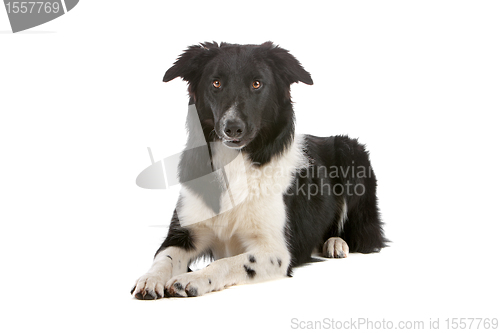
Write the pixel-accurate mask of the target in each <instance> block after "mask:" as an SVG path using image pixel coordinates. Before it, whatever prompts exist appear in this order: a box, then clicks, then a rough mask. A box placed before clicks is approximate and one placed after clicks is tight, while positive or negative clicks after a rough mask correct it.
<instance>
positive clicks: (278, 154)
mask: <svg viewBox="0 0 500 333" xmlns="http://www.w3.org/2000/svg"><path fill="white" fill-rule="evenodd" d="M177 77H180V78H182V79H183V80H185V81H187V83H188V92H189V97H190V102H189V104H190V106H189V108H190V110H191V113H190V114H191V116H189V115H188V122H187V128H188V145H187V148H189V149H186V150H184V152H183V153H182V156H181V158H180V163H179V167H178V176H179V180H180V182H181V183H182V186H181V191H180V197H179V201H178V203H177V205H176V208H175V210H174V213H173V217H172V220H171V223H170V227H169V231H168V234H167V237H166V239H165V241H164V242H163V244H162V245H161V246H160V248H159V249H158V251H157V252H156V255H155V257H154V261H153V264H152V266H151V268H150V269H149V271H148V272H147V273H146V274H144V275H143V276H142V277H140V278H139V279H138V280H137V281H136V283H135V286H134V287H133V289H132V294H133V295H134V296H135V298H137V299H144V300H148V299H157V298H162V297H186V296H201V295H203V294H206V293H209V292H212V291H218V290H222V289H224V288H226V287H228V286H232V285H235V284H243V283H248V282H257V281H265V280H269V279H274V278H278V277H285V276H291V273H292V269H293V268H294V267H297V266H299V265H301V264H304V263H307V262H311V261H312V260H313V259H314V257H313V254H315V253H319V254H322V255H323V256H325V257H327V258H345V257H347V255H348V253H349V252H360V253H371V252H378V251H380V250H381V249H382V248H384V247H385V246H387V242H388V240H387V239H386V238H385V236H384V232H383V223H382V222H381V219H380V213H379V209H378V204H377V196H376V186H377V181H376V178H375V174H374V173H373V170H372V168H371V164H370V160H369V155H368V152H367V151H366V150H365V146H364V145H362V144H360V143H358V141H357V140H356V139H351V138H349V137H347V136H343V135H338V136H331V137H316V136H312V135H303V136H301V135H295V130H294V122H295V116H294V111H293V107H292V102H291V97H290V85H291V84H293V83H298V82H302V83H305V84H308V85H312V84H313V80H312V78H311V75H310V74H309V73H308V72H307V71H306V70H305V69H304V68H303V66H302V65H301V64H300V62H299V61H298V60H297V59H296V58H295V57H294V56H293V55H292V54H291V53H290V52H289V51H288V50H286V49H284V48H281V47H279V46H277V45H275V44H273V43H272V42H266V43H263V44H260V45H239V44H229V43H221V44H220V45H219V44H218V43H216V42H205V43H201V44H199V45H193V46H190V47H188V48H187V49H186V50H185V51H184V52H183V53H182V54H181V55H180V56H179V58H178V59H177V60H176V62H175V63H174V65H173V66H172V67H171V68H170V69H168V70H167V72H166V73H165V75H164V77H163V81H164V82H168V81H171V80H173V79H175V78H177ZM315 117H318V119H317V121H328V120H322V119H321V117H322V116H321V115H315ZM209 188H211V189H210V190H208V189H209ZM203 257H206V258H210V259H212V260H213V262H211V263H210V264H209V265H208V266H207V267H205V268H202V269H200V270H197V271H191V270H190V268H189V266H190V264H191V263H193V262H194V261H195V260H197V259H200V258H203Z"/></svg>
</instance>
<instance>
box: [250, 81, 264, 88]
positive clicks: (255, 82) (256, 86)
mask: <svg viewBox="0 0 500 333" xmlns="http://www.w3.org/2000/svg"><path fill="white" fill-rule="evenodd" d="M261 86H262V83H260V81H257V80H255V81H253V83H252V87H253V88H254V89H259V88H260V87H261Z"/></svg>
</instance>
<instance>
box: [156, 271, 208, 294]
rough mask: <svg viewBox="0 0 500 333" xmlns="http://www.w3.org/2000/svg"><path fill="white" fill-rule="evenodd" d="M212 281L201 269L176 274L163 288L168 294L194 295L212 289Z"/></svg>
mask: <svg viewBox="0 0 500 333" xmlns="http://www.w3.org/2000/svg"><path fill="white" fill-rule="evenodd" d="M213 283H214V282H213V281H212V279H211V278H210V276H208V275H207V274H204V273H203V270H200V271H196V272H190V273H185V274H181V275H177V276H175V277H173V278H172V279H170V280H169V281H168V282H167V286H166V288H165V290H166V292H167V293H168V295H169V296H173V297H186V296H190V297H194V296H201V295H204V294H206V293H208V292H210V291H212V290H214V286H213Z"/></svg>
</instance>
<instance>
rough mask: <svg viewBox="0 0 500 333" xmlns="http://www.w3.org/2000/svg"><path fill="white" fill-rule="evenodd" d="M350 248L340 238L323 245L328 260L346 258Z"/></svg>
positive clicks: (334, 238)
mask: <svg viewBox="0 0 500 333" xmlns="http://www.w3.org/2000/svg"><path fill="white" fill-rule="evenodd" d="M348 254H349V246H348V245H347V243H346V242H345V241H344V240H343V239H342V238H340V237H331V238H329V239H328V240H327V241H326V242H325V244H324V245H323V255H324V256H325V257H327V258H346V257H347V255H348Z"/></svg>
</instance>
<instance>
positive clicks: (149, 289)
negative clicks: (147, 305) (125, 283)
mask: <svg viewBox="0 0 500 333" xmlns="http://www.w3.org/2000/svg"><path fill="white" fill-rule="evenodd" d="M169 278H170V276H168V275H167V274H162V273H146V274H144V275H143V276H141V277H140V278H139V279H138V280H137V282H136V283H135V286H134V288H132V291H131V294H132V295H134V296H135V298H137V299H146V300H151V299H157V298H162V297H163V296H164V295H165V292H164V290H165V288H166V285H167V281H168V279H169Z"/></svg>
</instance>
